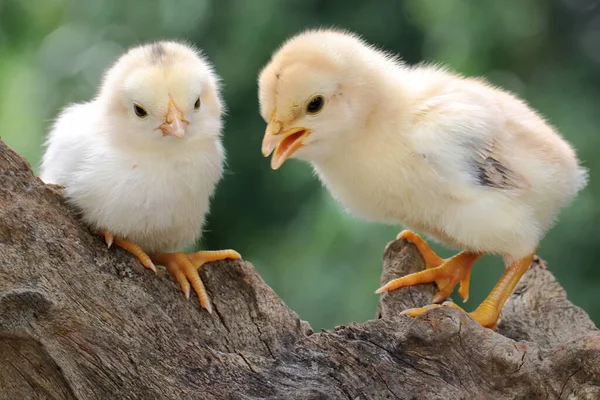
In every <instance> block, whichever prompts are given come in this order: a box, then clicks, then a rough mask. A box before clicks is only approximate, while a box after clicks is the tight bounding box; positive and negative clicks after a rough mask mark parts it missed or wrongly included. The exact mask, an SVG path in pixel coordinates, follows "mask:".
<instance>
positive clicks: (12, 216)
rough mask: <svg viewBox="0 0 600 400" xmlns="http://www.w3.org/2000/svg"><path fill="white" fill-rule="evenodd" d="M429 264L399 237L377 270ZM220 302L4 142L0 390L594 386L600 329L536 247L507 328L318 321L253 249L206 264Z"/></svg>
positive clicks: (573, 390) (282, 393) (539, 391)
mask: <svg viewBox="0 0 600 400" xmlns="http://www.w3.org/2000/svg"><path fill="white" fill-rule="evenodd" d="M422 268H423V260H422V259H421V257H420V255H419V253H418V252H417V251H416V249H415V248H414V246H413V245H411V244H408V243H406V242H404V241H394V242H392V243H390V244H389V245H388V247H387V248H386V250H385V253H384V260H383V275H382V282H386V281H387V280H389V279H391V278H393V277H398V276H401V275H404V274H407V273H410V272H413V271H417V270H419V269H422ZM201 273H202V278H203V280H204V282H205V284H206V286H207V289H208V291H209V294H210V296H211V298H212V301H213V305H214V307H215V312H214V313H213V314H212V315H210V314H208V313H207V312H206V311H204V310H202V309H201V308H200V306H199V304H198V303H197V301H196V299H195V297H192V300H191V301H186V300H185V298H184V296H183V295H182V294H181V292H180V291H179V288H178V286H177V284H176V283H175V282H174V281H173V280H171V279H170V278H168V277H167V276H165V274H164V273H163V274H159V276H155V275H154V274H152V273H151V272H150V271H148V270H146V269H144V268H143V267H142V265H141V264H140V263H139V262H138V261H137V260H136V259H134V258H133V257H132V256H130V255H129V254H128V253H126V252H124V251H122V250H120V249H116V248H111V249H110V250H109V249H107V248H106V246H105V245H104V242H103V240H102V238H101V237H99V236H97V235H95V234H93V233H92V232H90V231H89V230H88V229H87V228H86V227H85V226H84V225H82V224H81V223H80V221H79V219H78V216H77V212H76V211H75V210H74V209H73V208H71V207H70V206H69V205H68V204H67V203H66V202H65V200H64V199H63V198H62V196H61V194H60V190H59V189H58V188H56V187H52V186H46V185H44V184H43V183H42V182H41V181H40V180H39V179H38V178H36V177H34V176H33V174H32V172H31V170H30V168H29V165H28V164H27V162H26V161H25V160H24V159H23V158H22V157H20V156H19V155H17V154H16V153H15V152H14V151H12V150H11V149H10V148H9V147H8V146H6V145H5V144H4V143H2V142H0V399H11V400H12V399H19V400H22V399H86V400H87V399H394V398H398V399H559V398H560V399H598V398H600V334H599V332H598V330H597V329H596V327H595V326H594V324H593V323H592V321H591V320H590V319H589V317H588V316H587V315H586V314H585V313H584V312H583V311H582V310H581V309H579V308H578V307H576V306H574V305H573V304H571V303H570V302H569V301H568V300H567V299H566V295H565V292H564V290H563V289H562V288H561V287H560V285H559V284H558V283H557V282H556V280H555V279H554V277H553V276H552V274H551V273H550V272H549V271H548V270H547V267H546V265H545V263H544V262H543V261H542V260H540V259H536V260H535V261H534V263H533V264H532V267H531V268H530V270H529V271H528V272H527V274H526V275H525V277H524V279H523V280H522V281H521V283H520V284H519V286H518V287H517V289H516V291H515V293H514V294H513V296H511V298H510V300H509V301H508V303H507V305H506V307H505V309H504V312H503V314H502V320H501V322H500V324H499V327H498V332H492V331H491V330H489V329H484V328H481V327H480V326H479V325H478V324H476V323H475V322H473V321H472V320H470V319H469V318H468V317H467V316H466V315H464V314H462V313H460V312H459V311H457V310H452V309H439V310H434V311H432V312H429V313H427V314H424V315H422V316H421V317H419V318H416V319H411V318H409V317H405V316H399V312H400V311H401V310H403V309H404V308H406V307H410V306H420V305H424V304H427V303H428V302H429V301H430V299H431V295H432V293H433V286H432V285H419V286H415V287H411V288H405V289H401V290H397V291H395V292H392V293H389V294H384V295H382V297H381V302H380V305H379V311H378V315H377V319H375V320H371V321H367V322H365V323H363V324H358V323H352V324H350V325H349V326H340V327H337V328H335V329H334V330H327V331H322V332H319V333H313V331H312V330H311V328H310V327H309V325H308V324H307V323H306V322H304V321H301V320H300V319H299V318H298V316H297V315H296V314H295V313H294V312H293V311H291V310H290V309H289V308H287V307H286V305H285V304H284V303H283V301H282V300H281V299H280V298H279V297H278V296H277V295H276V294H275V293H274V292H273V290H272V289H271V288H269V287H268V286H267V285H266V284H265V282H264V281H263V280H262V279H261V278H260V276H259V275H258V274H257V272H256V270H255V269H254V267H253V266H252V265H251V264H250V263H248V262H244V261H232V260H229V261H221V262H217V263H211V264H208V265H206V266H205V267H204V268H203V269H202V271H201Z"/></svg>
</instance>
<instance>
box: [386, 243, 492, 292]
mask: <svg viewBox="0 0 600 400" xmlns="http://www.w3.org/2000/svg"><path fill="white" fill-rule="evenodd" d="M419 239H420V238H419ZM417 241H418V240H417ZM421 241H422V239H421ZM423 243H424V244H425V246H427V244H426V243H425V242H424V241H423ZM428 247H429V246H427V248H428ZM429 251H431V249H429ZM436 257H437V255H436ZM479 257H481V254H478V253H471V252H466V251H463V252H461V253H459V254H457V255H455V256H454V257H452V258H449V259H448V260H443V263H442V264H441V265H440V266H438V267H429V268H427V269H425V270H424V271H420V272H416V273H414V274H410V275H406V276H403V277H401V278H397V279H394V280H391V281H390V282H388V283H387V284H385V285H384V286H382V287H381V288H379V289H377V291H376V292H375V293H383V292H389V291H392V290H396V289H399V288H402V287H406V286H413V285H418V284H420V283H430V282H436V284H437V285H438V289H439V291H438V292H437V293H436V295H435V296H434V298H433V301H434V302H435V303H438V302H441V301H444V300H445V299H447V298H448V297H450V295H451V294H452V291H453V290H454V287H455V286H456V285H457V284H459V283H460V285H461V287H460V291H459V294H460V295H461V297H462V298H463V299H464V300H465V301H466V299H467V298H468V297H469V280H470V277H471V266H472V265H473V263H474V262H475V261H476V260H477V259H479ZM438 282H439V283H438Z"/></svg>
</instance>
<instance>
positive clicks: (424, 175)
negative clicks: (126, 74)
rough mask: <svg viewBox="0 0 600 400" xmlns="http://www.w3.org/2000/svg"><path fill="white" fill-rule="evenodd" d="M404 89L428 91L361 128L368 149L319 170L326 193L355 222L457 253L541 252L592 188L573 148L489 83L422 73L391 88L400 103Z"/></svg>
mask: <svg viewBox="0 0 600 400" xmlns="http://www.w3.org/2000/svg"><path fill="white" fill-rule="evenodd" d="M432 75H433V76H432ZM403 79H411V80H414V81H413V83H412V84H411V85H414V82H416V81H419V82H420V83H421V87H420V88H413V90H414V92H412V94H413V95H416V97H415V100H414V101H413V102H410V103H407V102H403V101H402V100H401V99H398V101H397V103H396V104H397V106H398V108H396V109H394V107H390V108H389V109H387V110H386V108H387V107H384V110H381V111H380V112H376V114H375V115H374V116H373V117H372V123H370V124H368V125H367V126H365V127H359V128H357V129H359V130H361V132H357V134H356V135H357V136H358V135H362V138H361V140H357V141H355V142H352V143H350V144H347V145H345V146H344V149H343V151H340V152H337V153H335V154H334V155H332V156H331V157H323V158H320V157H318V158H316V159H315V160H314V161H313V165H314V168H315V171H316V172H317V175H318V176H319V177H320V179H321V180H322V181H323V183H324V184H325V186H326V187H327V188H328V189H329V190H330V192H331V193H332V194H333V196H334V197H335V198H336V199H337V200H338V201H339V202H340V203H341V204H343V205H344V206H345V207H346V208H347V209H348V210H350V211H351V212H353V213H354V214H357V215H359V216H361V217H363V218H366V219H368V220H373V221H379V222H385V223H397V224H404V225H405V226H407V227H410V228H413V229H416V230H418V231H422V232H425V233H427V234H428V235H429V236H431V237H433V238H435V239H437V240H439V241H441V242H443V243H444V244H446V245H448V246H451V247H455V248H459V249H463V250H471V251H476V252H489V253H496V254H501V255H504V256H510V257H513V258H520V257H523V256H525V255H526V254H529V253H531V252H532V251H534V250H535V248H536V246H537V244H538V243H539V241H540V239H541V237H542V236H543V234H544V233H545V231H546V230H547V229H548V228H549V227H550V226H551V225H552V223H553V221H554V218H555V215H556V214H557V213H558V211H559V210H560V209H561V208H562V207H563V206H565V205H566V204H567V203H568V202H569V201H570V200H571V199H572V198H573V197H574V196H575V194H576V193H577V192H578V190H579V189H581V188H582V187H583V186H584V184H585V172H584V171H583V170H582V169H581V168H579V166H578V163H577V160H576V157H575V153H574V152H573V150H572V149H571V147H570V146H569V145H568V144H567V143H566V142H565V141H563V140H562V139H561V138H560V137H559V136H558V135H557V134H556V133H555V131H554V130H553V129H552V128H551V127H550V126H549V125H547V124H546V123H545V122H544V121H543V120H542V118H541V117H539V116H538V115H537V114H536V113H534V112H533V111H531V110H530V109H529V108H528V107H527V106H526V105H525V104H523V103H522V102H521V101H519V100H518V99H516V98H515V97H514V96H512V95H510V94H507V93H505V92H502V91H500V90H498V89H496V88H493V87H491V86H488V85H486V84H485V83H484V82H482V81H476V80H470V79H464V78H461V77H458V76H456V75H453V74H451V73H449V72H448V71H445V70H441V69H437V68H433V67H425V68H424V67H419V68H416V69H410V70H407V71H405V74H402V77H401V78H400V79H399V80H398V81H397V82H396V85H390V86H389V89H390V90H398V93H399V96H402V94H400V93H406V90H404V91H403V90H402V89H401V87H402V80H403ZM395 86H397V87H398V89H395V88H394V87H395ZM384 97H385V96H384ZM384 111H387V112H385V113H384ZM307 150H309V149H307ZM301 152H302V149H301V150H300V151H299V152H298V153H299V154H300V153H301ZM301 156H302V155H301V154H300V157H301ZM500 160H501V161H500Z"/></svg>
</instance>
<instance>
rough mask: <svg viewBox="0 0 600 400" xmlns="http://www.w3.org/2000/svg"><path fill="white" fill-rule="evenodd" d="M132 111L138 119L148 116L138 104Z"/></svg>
mask: <svg viewBox="0 0 600 400" xmlns="http://www.w3.org/2000/svg"><path fill="white" fill-rule="evenodd" d="M133 111H134V112H135V115H137V116H138V117H140V118H144V117H147V116H148V113H147V112H146V110H144V108H143V107H142V106H140V105H139V104H134V105H133Z"/></svg>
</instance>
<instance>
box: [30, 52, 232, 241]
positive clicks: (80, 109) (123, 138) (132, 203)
mask: <svg viewBox="0 0 600 400" xmlns="http://www.w3.org/2000/svg"><path fill="white" fill-rule="evenodd" d="M136 107H139V108H137V109H136ZM140 108H141V111H140ZM136 112H137V113H139V114H140V115H137V114H136ZM222 112H223V105H222V101H221V98H220V94H219V82H218V77H217V75H216V74H215V72H214V71H213V68H212V66H211V65H210V64H209V62H208V61H207V60H206V59H205V58H204V57H203V56H202V55H201V54H200V53H199V52H198V51H197V50H195V49H193V48H192V47H190V46H187V45H185V44H181V43H177V42H156V43H153V44H147V45H143V46H139V47H135V48H133V49H131V50H129V51H128V52H127V53H126V54H124V55H123V56H122V57H121V58H119V60H118V61H117V62H116V63H115V64H114V65H113V66H112V67H111V68H110V69H109V70H108V71H107V73H106V75H105V78H104V82H103V84H102V87H101V88H100V90H99V92H98V94H97V96H96V97H95V98H94V99H93V100H92V101H90V102H88V103H84V104H75V105H71V106H69V107H67V108H66V109H65V110H64V111H63V112H62V113H61V114H60V116H59V117H58V119H57V121H56V123H55V124H54V127H53V128H52V130H51V132H50V134H49V136H48V140H47V150H46V152H45V154H44V157H43V162H42V167H41V178H42V180H43V181H45V182H46V183H54V184H60V185H63V186H65V188H66V194H67V196H68V199H69V200H70V201H71V202H72V203H74V204H75V205H76V206H77V207H78V208H79V209H80V210H82V214H83V218H84V219H85V221H87V222H88V223H89V224H90V225H92V227H94V228H95V229H97V230H99V231H108V232H110V233H112V234H113V235H114V236H115V237H120V238H123V239H127V240H129V241H132V242H134V243H136V244H138V245H140V246H141V247H142V249H143V250H145V251H146V252H158V251H161V252H164V251H173V250H176V249H178V248H180V247H182V246H185V245H189V244H192V243H194V242H195V241H196V240H197V239H199V237H200V235H201V232H202V225H203V223H204V219H205V215H206V213H207V212H208V210H209V199H210V197H211V196H212V194H213V192H214V190H215V186H216V184H217V182H218V181H219V180H220V178H221V176H222V174H223V163H224V160H225V155H224V150H223V147H222V145H221V139H220V134H221V127H222V123H221V115H222ZM169 115H171V116H169ZM169 123H170V124H169Z"/></svg>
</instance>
